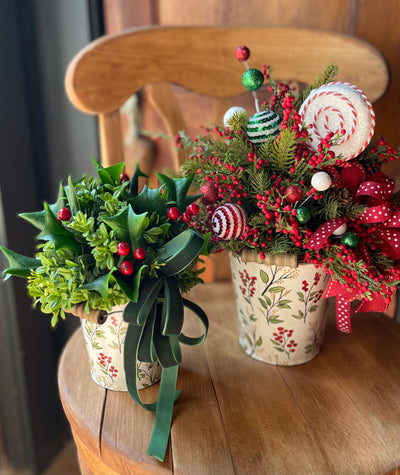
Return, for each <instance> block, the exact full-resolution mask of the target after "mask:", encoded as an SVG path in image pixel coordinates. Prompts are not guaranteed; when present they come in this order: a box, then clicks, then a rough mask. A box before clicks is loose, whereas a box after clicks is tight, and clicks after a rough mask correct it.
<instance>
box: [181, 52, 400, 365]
mask: <svg viewBox="0 0 400 475" xmlns="http://www.w3.org/2000/svg"><path fill="white" fill-rule="evenodd" d="M249 55H250V51H249V49H248V48H247V47H245V46H243V47H239V48H238V49H237V51H236V57H237V59H238V60H239V61H241V62H243V64H244V65H245V66H246V71H245V73H244V74H243V79H242V82H243V85H244V87H245V88H246V89H248V90H249V91H252V94H253V95H254V98H255V109H256V113H255V114H254V115H252V114H248V112H247V111H246V110H245V109H244V108H242V107H232V108H231V109H229V110H228V111H227V112H226V114H225V116H224V127H214V129H213V130H208V132H210V133H213V132H214V134H215V135H214V136H213V135H211V134H208V135H204V136H200V137H196V138H194V139H191V138H189V137H187V136H186V135H185V134H184V133H181V134H179V136H178V137H177V139H176V140H177V143H178V146H179V147H182V148H190V150H191V153H190V156H189V158H188V160H187V161H186V162H185V163H184V165H183V167H182V169H183V174H184V175H190V174H194V175H195V180H194V183H195V184H197V186H198V187H199V190H200V192H201V193H203V197H202V198H201V205H200V212H199V214H198V215H196V216H195V217H194V218H193V219H192V227H193V228H194V229H196V230H198V231H199V232H201V233H211V242H212V243H213V246H214V251H219V250H226V251H229V252H230V253H231V264H232V271H233V272H232V273H233V280H234V285H235V291H236V298H237V302H238V314H239V320H240V325H241V336H240V343H241V346H242V347H243V349H244V350H245V351H246V352H247V353H248V354H250V355H251V356H253V357H255V358H259V359H262V360H264V361H268V362H271V363H275V364H297V363H302V362H305V361H307V359H310V358H311V357H313V356H315V355H316V354H317V353H318V349H319V345H320V340H321V338H322V334H323V326H324V323H323V319H324V317H323V307H324V305H323V302H324V299H322V297H329V296H335V297H336V319H337V326H338V329H339V330H341V331H343V332H350V331H351V326H350V303H351V302H352V301H353V300H356V299H357V300H358V301H359V304H358V306H357V308H356V310H355V311H358V312H363V311H369V310H375V311H383V310H385V309H386V308H387V306H388V304H389V302H390V300H391V298H392V295H393V292H394V290H395V287H396V285H397V284H398V283H399V281H400V267H399V258H400V247H399V244H400V232H399V227H400V208H399V205H400V201H399V193H394V181H393V180H392V179H391V178H389V177H388V176H387V175H385V174H384V173H382V171H381V165H382V164H383V163H385V162H387V161H391V160H397V159H398V158H399V152H398V151H397V150H394V149H393V148H391V147H390V146H389V145H387V144H386V143H385V142H384V141H383V140H382V139H381V140H379V141H378V142H377V143H374V144H373V143H371V139H372V136H373V132H374V126H375V116H374V111H373V108H372V106H371V104H370V103H369V101H368V99H367V97H366V96H365V95H364V93H363V92H362V91H361V90H360V89H359V88H358V87H357V86H355V85H351V84H349V83H343V82H335V81H334V78H335V75H336V73H337V68H336V67H335V66H328V67H327V68H326V70H325V71H324V72H323V74H322V75H321V76H320V77H319V78H318V79H316V81H315V82H314V83H313V84H312V85H310V86H309V87H307V88H306V89H305V90H304V91H303V92H299V91H296V90H294V89H293V88H291V86H290V85H289V84H284V83H280V82H275V81H274V80H273V79H272V78H271V75H270V68H269V67H264V69H263V70H262V71H261V70H259V69H253V68H250V67H249V65H248V63H247V60H248V58H249ZM264 83H266V85H265V86H263V85H264ZM260 87H267V88H268V90H269V92H270V99H269V101H266V102H264V103H263V104H260V103H259V101H258V98H257V90H258V89H259V88H260ZM260 265H264V267H259V266H260ZM304 272H305V273H304ZM320 313H322V315H319V314H320ZM300 324H301V325H300ZM305 329H307V332H308V336H306V337H305V341H304V343H303V344H300V343H299V338H300V333H302V332H304V331H305ZM267 347H268V349H267Z"/></svg>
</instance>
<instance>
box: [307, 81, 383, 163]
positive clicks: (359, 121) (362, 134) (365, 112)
mask: <svg viewBox="0 0 400 475" xmlns="http://www.w3.org/2000/svg"><path fill="white" fill-rule="evenodd" d="M300 116H301V118H302V121H303V123H304V124H305V125H306V127H308V128H309V132H310V135H311V144H310V145H311V147H312V148H313V149H315V150H317V148H318V144H319V142H320V141H321V140H322V139H324V138H325V137H326V135H327V134H328V133H329V132H333V133H334V134H337V133H341V131H342V130H343V131H345V133H344V135H342V136H341V138H340V139H339V141H338V142H337V143H336V144H335V145H333V146H332V150H333V151H334V152H335V155H337V156H339V155H341V156H342V157H343V158H344V159H345V160H351V159H352V158H354V157H356V156H357V155H359V154H360V153H361V152H362V151H363V150H364V149H365V148H366V147H367V145H368V144H369V142H370V141H371V139H372V136H373V134H374V129H375V113H374V110H373V108H372V105H371V103H370V102H369V101H368V99H367V97H366V96H365V94H364V93H363V92H362V91H361V89H358V88H357V87H356V86H353V85H352V84H349V83H343V82H331V83H329V84H325V85H323V86H321V87H320V88H318V89H313V90H312V91H311V93H310V95H309V96H308V97H307V99H306V100H305V101H304V103H303V104H302V106H301V108H300Z"/></svg>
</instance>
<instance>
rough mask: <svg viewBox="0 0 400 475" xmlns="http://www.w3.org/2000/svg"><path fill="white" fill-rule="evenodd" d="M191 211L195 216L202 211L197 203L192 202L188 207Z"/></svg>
mask: <svg viewBox="0 0 400 475" xmlns="http://www.w3.org/2000/svg"><path fill="white" fill-rule="evenodd" d="M187 210H188V211H189V213H192V215H193V216H197V215H198V214H199V211H200V207H199V205H198V204H197V203H192V204H190V205H189V206H188V207H187Z"/></svg>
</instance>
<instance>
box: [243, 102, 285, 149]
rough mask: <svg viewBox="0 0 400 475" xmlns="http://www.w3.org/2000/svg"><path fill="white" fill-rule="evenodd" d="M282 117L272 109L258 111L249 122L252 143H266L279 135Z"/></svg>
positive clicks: (248, 128) (248, 131) (249, 134)
mask: <svg viewBox="0 0 400 475" xmlns="http://www.w3.org/2000/svg"><path fill="white" fill-rule="evenodd" d="M281 122H282V119H281V118H280V116H279V115H278V114H277V113H276V112H274V111H270V110H266V111H262V112H257V114H254V115H253V117H252V118H251V119H250V120H249V123H248V124H247V136H248V137H249V140H250V142H252V143H264V142H267V141H268V140H269V139H270V138H273V137H277V136H278V135H279V131H280V125H281Z"/></svg>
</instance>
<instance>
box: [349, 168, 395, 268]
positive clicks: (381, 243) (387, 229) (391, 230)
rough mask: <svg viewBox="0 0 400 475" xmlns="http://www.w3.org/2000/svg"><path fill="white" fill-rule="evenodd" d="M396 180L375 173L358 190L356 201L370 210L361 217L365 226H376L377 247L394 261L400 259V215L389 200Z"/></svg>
mask: <svg viewBox="0 0 400 475" xmlns="http://www.w3.org/2000/svg"><path fill="white" fill-rule="evenodd" d="M393 190H394V180H392V179H391V178H389V177H387V176H386V175H384V174H383V173H381V172H377V173H374V174H373V175H371V176H370V177H369V180H368V181H364V182H362V183H361V184H360V186H359V187H358V189H357V192H356V195H355V200H356V201H360V202H363V203H365V204H366V205H367V206H368V208H367V209H366V210H365V211H364V213H363V214H362V215H361V217H360V221H361V222H362V223H364V224H375V225H376V226H375V227H376V231H375V232H374V237H375V241H376V245H377V247H378V248H379V249H380V250H381V251H382V252H385V253H386V254H387V255H388V256H390V257H391V258H392V259H399V258H400V231H399V230H398V229H396V228H400V213H399V212H398V211H396V212H393V211H392V209H391V207H390V203H389V200H390V198H391V196H392V194H393Z"/></svg>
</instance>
